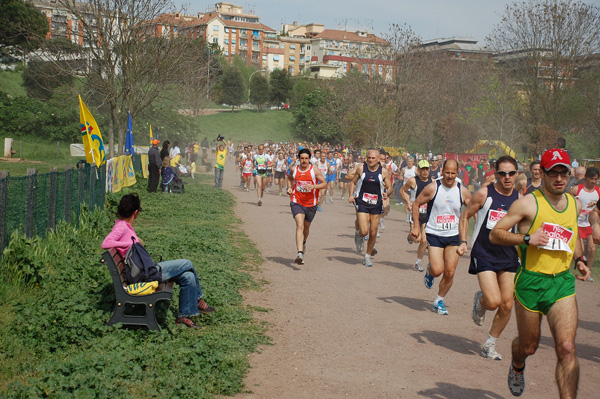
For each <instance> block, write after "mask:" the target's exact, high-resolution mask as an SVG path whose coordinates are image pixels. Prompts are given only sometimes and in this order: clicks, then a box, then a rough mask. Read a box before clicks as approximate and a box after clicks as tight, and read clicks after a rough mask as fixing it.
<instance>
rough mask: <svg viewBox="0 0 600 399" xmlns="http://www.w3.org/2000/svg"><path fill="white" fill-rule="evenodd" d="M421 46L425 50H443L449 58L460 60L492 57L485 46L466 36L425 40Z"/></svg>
mask: <svg viewBox="0 0 600 399" xmlns="http://www.w3.org/2000/svg"><path fill="white" fill-rule="evenodd" d="M421 48H422V49H424V50H427V51H439V52H445V53H447V55H448V56H449V57H450V58H452V59H454V60H460V61H475V60H488V59H491V58H492V52H491V51H490V50H489V49H488V48H487V47H484V46H480V45H478V44H477V40H475V39H471V38H466V37H450V38H444V39H433V40H427V41H425V42H423V43H421Z"/></svg>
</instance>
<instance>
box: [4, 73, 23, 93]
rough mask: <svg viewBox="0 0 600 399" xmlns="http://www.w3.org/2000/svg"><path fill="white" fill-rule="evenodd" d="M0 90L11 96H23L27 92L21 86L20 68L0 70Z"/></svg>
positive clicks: (21, 74) (21, 75)
mask: <svg viewBox="0 0 600 399" xmlns="http://www.w3.org/2000/svg"><path fill="white" fill-rule="evenodd" d="M0 91H1V92H4V93H7V94H10V95H11V96H13V97H17V96H25V95H26V94H27V93H26V91H25V88H24V87H23V73H22V72H21V70H16V71H11V70H6V71H0Z"/></svg>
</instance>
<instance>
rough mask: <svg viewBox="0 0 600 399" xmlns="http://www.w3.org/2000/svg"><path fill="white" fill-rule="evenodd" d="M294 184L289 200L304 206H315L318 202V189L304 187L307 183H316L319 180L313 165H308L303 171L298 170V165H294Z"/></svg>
mask: <svg viewBox="0 0 600 399" xmlns="http://www.w3.org/2000/svg"><path fill="white" fill-rule="evenodd" d="M293 177H294V186H293V187H292V195H291V196H290V201H292V202H295V203H297V204H300V205H302V206H304V207H306V208H309V207H312V206H316V205H317V204H318V203H319V191H320V190H315V189H313V190H307V189H306V188H304V187H305V186H306V185H308V184H312V185H316V184H318V183H319V182H318V181H317V178H316V177H315V171H314V166H313V165H309V167H308V169H307V170H305V171H304V172H302V171H300V166H296V167H295V168H294V172H293Z"/></svg>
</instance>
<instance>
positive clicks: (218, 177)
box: [215, 167, 225, 188]
mask: <svg viewBox="0 0 600 399" xmlns="http://www.w3.org/2000/svg"><path fill="white" fill-rule="evenodd" d="M224 174H225V169H219V168H217V167H215V187H216V188H221V187H223V175H224Z"/></svg>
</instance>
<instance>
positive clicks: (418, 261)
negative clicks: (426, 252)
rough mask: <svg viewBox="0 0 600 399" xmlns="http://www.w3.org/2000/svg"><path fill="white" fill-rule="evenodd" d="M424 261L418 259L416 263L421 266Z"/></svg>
mask: <svg viewBox="0 0 600 399" xmlns="http://www.w3.org/2000/svg"><path fill="white" fill-rule="evenodd" d="M422 261H423V259H419V258H417V261H416V262H415V263H416V264H417V265H420V264H421V262H422Z"/></svg>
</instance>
